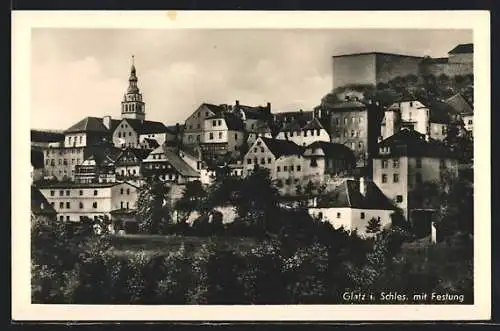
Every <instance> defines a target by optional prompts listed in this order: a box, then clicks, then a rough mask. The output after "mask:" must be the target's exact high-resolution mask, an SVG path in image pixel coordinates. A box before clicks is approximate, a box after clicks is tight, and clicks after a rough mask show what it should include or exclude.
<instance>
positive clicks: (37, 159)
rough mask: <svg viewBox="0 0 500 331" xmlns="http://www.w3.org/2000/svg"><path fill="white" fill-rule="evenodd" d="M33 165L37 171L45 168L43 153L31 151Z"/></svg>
mask: <svg viewBox="0 0 500 331" xmlns="http://www.w3.org/2000/svg"><path fill="white" fill-rule="evenodd" d="M31 165H32V166H33V168H35V169H42V168H43V165H44V164H43V152H42V151H38V150H34V149H31Z"/></svg>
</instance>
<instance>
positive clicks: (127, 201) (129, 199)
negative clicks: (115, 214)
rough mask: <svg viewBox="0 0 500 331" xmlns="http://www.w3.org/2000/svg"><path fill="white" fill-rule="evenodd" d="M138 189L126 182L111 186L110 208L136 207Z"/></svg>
mask: <svg viewBox="0 0 500 331" xmlns="http://www.w3.org/2000/svg"><path fill="white" fill-rule="evenodd" d="M138 198H139V189H137V188H136V187H134V186H132V185H128V184H126V183H122V184H118V185H115V186H113V187H112V188H111V210H116V209H136V207H137V206H136V204H137V199H138Z"/></svg>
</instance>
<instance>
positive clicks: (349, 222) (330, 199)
mask: <svg viewBox="0 0 500 331" xmlns="http://www.w3.org/2000/svg"><path fill="white" fill-rule="evenodd" d="M308 211H309V214H310V215H311V216H313V217H315V218H318V219H320V220H321V221H323V222H328V223H330V224H332V226H333V227H334V228H335V229H339V228H344V229H345V230H346V231H356V232H357V233H358V234H359V235H360V236H362V237H369V236H373V235H374V234H372V233H368V232H367V231H366V230H367V228H366V227H367V225H368V222H369V221H370V219H372V218H374V219H376V220H378V221H379V222H380V225H381V230H382V229H383V228H386V227H388V226H390V225H391V224H392V219H391V215H392V214H393V213H394V211H395V207H394V205H393V204H392V202H391V201H390V200H389V199H388V198H387V197H386V196H385V195H384V194H383V193H382V192H381V190H380V188H378V187H377V185H376V184H375V183H374V182H372V181H367V180H365V179H364V178H360V179H359V180H355V179H346V180H345V181H344V182H343V183H342V184H340V185H339V186H337V187H336V188H335V190H334V191H333V192H332V193H330V194H329V195H328V196H325V197H323V198H321V199H318V200H317V202H316V203H315V204H313V206H311V207H309V208H308Z"/></svg>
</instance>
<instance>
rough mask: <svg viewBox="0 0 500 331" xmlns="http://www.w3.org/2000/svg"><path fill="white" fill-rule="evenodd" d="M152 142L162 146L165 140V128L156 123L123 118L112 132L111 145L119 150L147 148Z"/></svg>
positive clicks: (161, 124)
mask: <svg viewBox="0 0 500 331" xmlns="http://www.w3.org/2000/svg"><path fill="white" fill-rule="evenodd" d="M147 139H148V140H154V141H156V144H158V145H162V144H164V143H165V141H166V140H167V127H166V126H165V125H164V124H163V123H161V122H156V121H146V120H138V119H128V118H124V119H122V120H121V122H120V123H119V124H118V126H117V127H116V129H115V131H114V132H113V144H114V145H115V146H116V147H120V148H125V147H129V148H147V147H149V144H151V142H147V141H146V142H145V140H147Z"/></svg>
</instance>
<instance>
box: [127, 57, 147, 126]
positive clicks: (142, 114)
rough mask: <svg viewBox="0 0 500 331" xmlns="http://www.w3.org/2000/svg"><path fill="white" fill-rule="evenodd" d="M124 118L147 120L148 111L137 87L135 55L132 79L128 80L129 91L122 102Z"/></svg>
mask: <svg viewBox="0 0 500 331" xmlns="http://www.w3.org/2000/svg"><path fill="white" fill-rule="evenodd" d="M122 118H132V119H139V120H144V119H145V118H146V110H145V105H144V102H143V101H142V93H140V92H139V88H138V87H137V76H136V71H135V63H134V56H133V55H132V67H131V68H130V77H129V79H128V89H127V93H125V95H124V96H123V101H122Z"/></svg>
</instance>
